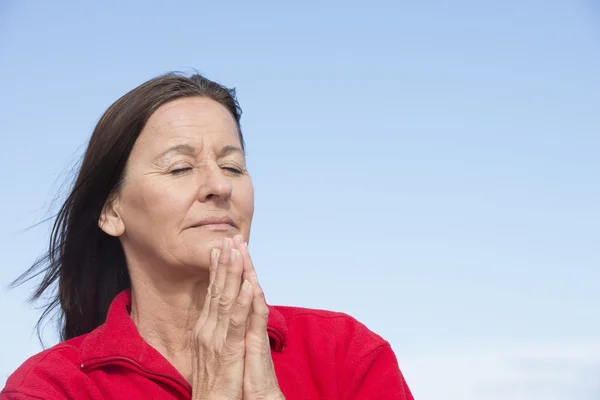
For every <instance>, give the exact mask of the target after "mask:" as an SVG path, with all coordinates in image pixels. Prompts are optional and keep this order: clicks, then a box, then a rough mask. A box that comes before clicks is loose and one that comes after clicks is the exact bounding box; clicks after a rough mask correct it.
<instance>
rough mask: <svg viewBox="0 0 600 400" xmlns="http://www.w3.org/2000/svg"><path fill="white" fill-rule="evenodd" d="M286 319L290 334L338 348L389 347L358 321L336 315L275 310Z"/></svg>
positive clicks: (320, 311)
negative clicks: (322, 341)
mask: <svg viewBox="0 0 600 400" xmlns="http://www.w3.org/2000/svg"><path fill="white" fill-rule="evenodd" d="M274 308H275V309H277V311H279V312H280V313H281V314H282V315H283V317H284V318H285V321H286V324H287V327H288V330H289V334H290V335H294V336H295V334H302V335H303V336H304V335H309V336H310V337H312V338H313V340H314V338H315V337H319V338H320V339H321V340H324V341H327V342H330V343H331V342H336V343H337V344H347V345H349V346H352V345H360V346H361V347H362V348H363V349H365V350H367V348H369V347H370V348H375V347H378V346H381V345H388V342H387V341H386V340H385V339H383V338H382V337H381V336H379V335H378V334H377V333H375V332H373V331H371V330H370V329H369V328H368V327H367V326H366V325H365V324H363V323H362V322H360V321H358V320H357V319H356V318H354V317H352V316H350V315H348V314H346V313H343V312H337V311H329V310H321V309H313V308H303V307H290V306H274Z"/></svg>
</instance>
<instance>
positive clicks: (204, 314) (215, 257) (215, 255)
mask: <svg viewBox="0 0 600 400" xmlns="http://www.w3.org/2000/svg"><path fill="white" fill-rule="evenodd" d="M220 253H221V251H220V250H219V249H212V250H211V252H210V268H209V281H208V288H207V290H206V296H204V304H203V305H202V309H201V311H200V316H199V318H198V323H199V324H200V325H203V324H204V322H205V321H206V319H207V318H208V312H209V309H210V297H211V292H210V288H211V286H212V284H213V283H214V281H215V275H216V273H217V266H218V263H219V254H220Z"/></svg>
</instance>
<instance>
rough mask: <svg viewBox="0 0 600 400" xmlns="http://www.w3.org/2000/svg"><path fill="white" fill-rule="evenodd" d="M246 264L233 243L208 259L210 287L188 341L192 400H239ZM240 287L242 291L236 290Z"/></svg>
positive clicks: (249, 295)
mask: <svg viewBox="0 0 600 400" xmlns="http://www.w3.org/2000/svg"><path fill="white" fill-rule="evenodd" d="M243 265H244V261H243V258H242V256H241V253H240V251H239V249H234V248H233V246H232V240H231V239H228V238H225V239H224V240H223V247H222V248H221V250H220V251H219V250H217V249H213V250H212V253H211V268H210V284H209V287H208V291H207V294H206V298H205V301H204V305H203V308H202V311H201V313H200V317H199V318H198V322H197V324H196V327H195V330H194V335H193V336H192V400H216V399H219V400H239V399H242V396H243V395H244V394H243V385H244V367H245V365H244V353H245V351H246V346H245V340H244V337H245V335H246V328H247V320H248V318H250V309H251V304H252V299H253V290H252V284H251V283H250V282H248V281H244V283H243V284H241V279H242V274H243V270H244V266H243ZM240 284H241V287H240Z"/></svg>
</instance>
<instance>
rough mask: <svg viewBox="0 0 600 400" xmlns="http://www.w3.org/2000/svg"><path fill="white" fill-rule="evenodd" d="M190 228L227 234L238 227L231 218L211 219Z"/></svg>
mask: <svg viewBox="0 0 600 400" xmlns="http://www.w3.org/2000/svg"><path fill="white" fill-rule="evenodd" d="M190 228H194V229H205V230H210V231H220V232H227V231H231V230H233V229H237V226H236V224H235V223H234V222H233V219H231V218H229V217H211V218H205V219H203V220H201V221H199V222H197V223H195V224H194V225H192V226H191V227H190Z"/></svg>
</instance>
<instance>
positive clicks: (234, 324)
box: [229, 318, 246, 330]
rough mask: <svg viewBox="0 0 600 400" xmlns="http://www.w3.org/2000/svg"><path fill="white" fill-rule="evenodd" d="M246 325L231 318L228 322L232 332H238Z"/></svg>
mask: <svg viewBox="0 0 600 400" xmlns="http://www.w3.org/2000/svg"><path fill="white" fill-rule="evenodd" d="M245 325H246V321H243V322H242V321H240V320H238V319H237V318H231V319H230V320H229V327H230V328H231V329H234V330H239V329H241V328H243V327H244V326H245Z"/></svg>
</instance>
